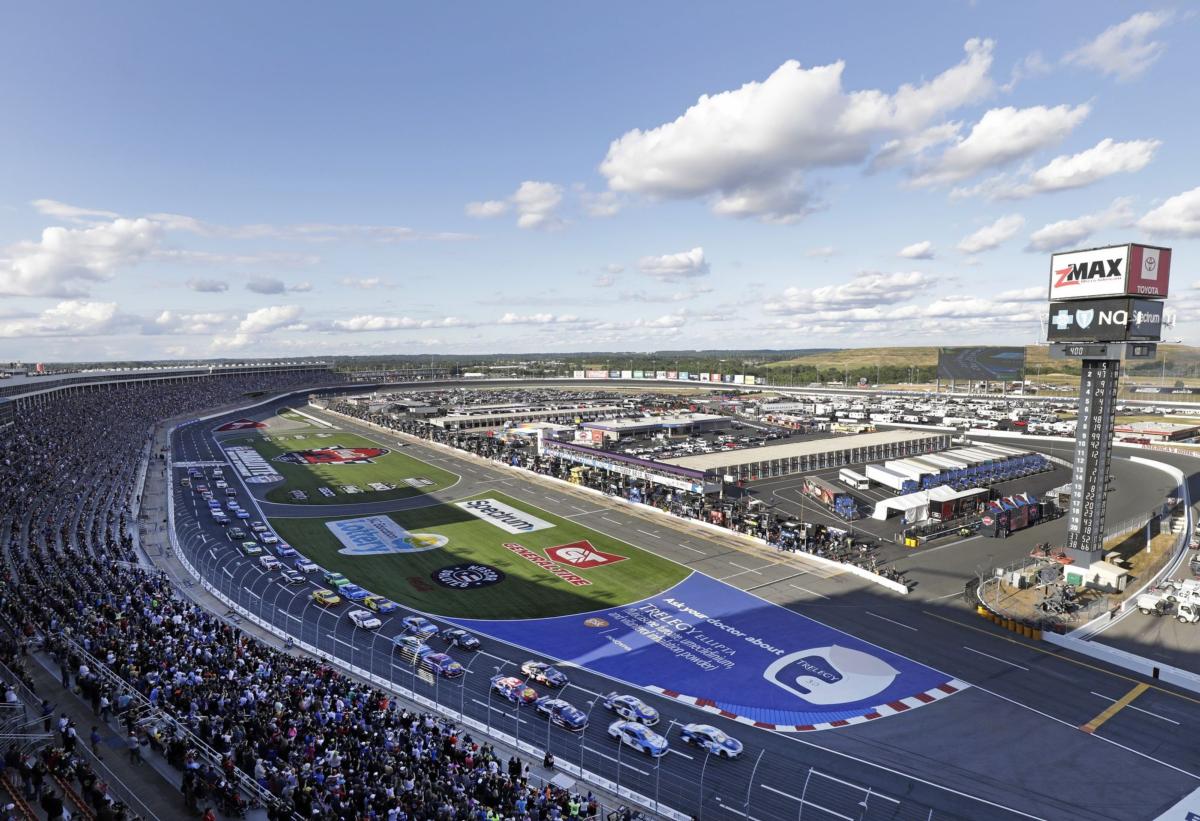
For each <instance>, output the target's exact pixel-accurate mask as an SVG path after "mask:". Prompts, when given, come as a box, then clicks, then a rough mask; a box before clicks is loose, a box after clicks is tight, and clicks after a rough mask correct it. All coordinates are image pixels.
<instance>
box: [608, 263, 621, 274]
mask: <svg viewBox="0 0 1200 821" xmlns="http://www.w3.org/2000/svg"><path fill="white" fill-rule="evenodd" d="M624 270H625V266H624V265H617V264H616V263H615V262H610V263H609V264H608V265H605V266H604V271H605V273H609V274H619V273H622V272H623V271H624Z"/></svg>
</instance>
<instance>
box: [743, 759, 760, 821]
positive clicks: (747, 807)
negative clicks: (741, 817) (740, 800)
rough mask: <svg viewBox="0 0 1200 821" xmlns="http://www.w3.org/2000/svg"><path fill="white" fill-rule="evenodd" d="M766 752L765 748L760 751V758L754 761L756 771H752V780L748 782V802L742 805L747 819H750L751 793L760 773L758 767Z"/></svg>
mask: <svg viewBox="0 0 1200 821" xmlns="http://www.w3.org/2000/svg"><path fill="white" fill-rule="evenodd" d="M765 752H766V749H765V748H764V749H762V750H759V751H758V758H757V759H755V761H754V769H753V770H751V771H750V780H749V781H747V782H746V802H745V803H744V804H742V811H743V812H744V813H745V814H746V817H747V818H749V817H750V791H751V789H753V787H754V776H755V774H756V773H757V772H758V765H759V763H760V762H761V761H762V757H763V753H765Z"/></svg>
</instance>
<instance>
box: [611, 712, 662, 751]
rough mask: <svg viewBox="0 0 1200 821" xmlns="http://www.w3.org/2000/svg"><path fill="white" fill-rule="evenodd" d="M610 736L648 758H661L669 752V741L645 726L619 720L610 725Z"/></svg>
mask: <svg viewBox="0 0 1200 821" xmlns="http://www.w3.org/2000/svg"><path fill="white" fill-rule="evenodd" d="M608 734H609V735H610V736H612V737H613V738H615V739H616V740H617V741H619V742H621V743H622V744H625V745H627V746H629V747H633V749H635V750H638V751H639V752H643V753H645V754H646V755H648V756H652V757H654V758H659V757H661V756H663V755H665V754H666V752H667V740H666V739H665V738H663V737H662V736H660V735H659V734H658V733H656V732H654V731H653V730H651V729H650V728H649V727H647V726H646V725H645V724H640V723H638V722H636V721H626V720H625V719H623V718H618V719H617V720H616V721H614V722H613V723H612V724H609V725H608Z"/></svg>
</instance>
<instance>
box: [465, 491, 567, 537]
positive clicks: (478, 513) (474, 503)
mask: <svg viewBox="0 0 1200 821" xmlns="http://www.w3.org/2000/svg"><path fill="white" fill-rule="evenodd" d="M454 504H455V505H456V506H458V507H461V508H462V509H463V510H465V511H467V512H468V513H470V514H471V515H472V516H475V517H478V518H480V519H483V520H484V521H485V522H490V523H491V524H494V525H495V526H496V527H498V528H500V529H501V530H504V531H507V532H509V533H532V532H533V531H535V530H546V529H547V528H551V527H554V525H552V524H550V523H549V522H544V521H542V520H541V519H539V518H538V517H536V516H534V515H532V514H529V513H526V512H525V511H523V510H518V509H517V508H515V507H513V506H512V505H507V504H505V503H504V502H501V501H498V500H496V499H472V500H471V501H469V502H455V503H454Z"/></svg>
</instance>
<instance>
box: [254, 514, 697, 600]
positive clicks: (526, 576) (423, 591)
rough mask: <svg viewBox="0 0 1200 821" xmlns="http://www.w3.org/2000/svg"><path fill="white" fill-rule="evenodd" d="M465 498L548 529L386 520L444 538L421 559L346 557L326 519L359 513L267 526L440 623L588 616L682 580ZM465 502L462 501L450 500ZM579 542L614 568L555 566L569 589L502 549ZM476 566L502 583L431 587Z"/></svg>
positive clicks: (573, 534) (568, 524)
mask: <svg viewBox="0 0 1200 821" xmlns="http://www.w3.org/2000/svg"><path fill="white" fill-rule="evenodd" d="M469 498H490V499H496V500H497V501H500V502H503V503H505V504H508V505H510V506H512V507H516V508H519V509H521V510H523V511H525V512H527V513H530V514H532V515H534V516H536V517H538V518H539V519H542V520H543V521H546V522H549V523H551V524H552V525H553V527H550V528H546V529H544V530H537V531H533V532H531V533H522V534H519V535H518V534H511V533H508V532H507V531H505V530H503V529H502V528H500V527H497V526H496V525H494V524H492V523H491V522H489V521H484V520H482V519H478V518H476V517H475V516H473V515H471V514H470V513H468V512H467V511H465V510H463V509H462V508H460V507H457V506H456V505H454V504H452V503H447V504H435V505H432V506H429V507H421V508H414V509H411V510H404V511H398V512H394V513H389V514H380V515H386V516H388V517H389V518H391V519H393V520H394V521H395V522H397V523H398V524H399V525H400V526H401V527H403V528H405V529H406V530H408V531H409V532H411V533H430V534H439V535H441V536H444V537H446V538H447V539H448V540H449V541H448V542H447V543H446V544H445V545H444V546H442V547H438V548H434V549H432V550H425V551H422V552H407V553H391V554H386V555H371V556H347V555H343V554H341V553H339V552H338V551H339V550H340V549H342V547H343V545H342V543H341V542H340V541H339V540H338V539H337V537H336V536H335V535H334V534H333V532H332V531H330V529H329V528H328V527H327V526H326V524H325V523H326V522H327V521H334V520H337V519H355V518H361V516H338V517H330V518H328V519H324V518H281V517H273V518H272V519H271V526H272V527H273V528H275V532H276V533H278V534H279V536H280V537H281V538H283V539H284V540H285V541H287V542H288V543H289V544H291V545H292V546H293V547H295V548H296V549H297V550H299V551H300V552H301V553H303V554H304V555H305V556H308V557H309V558H310V559H312V560H313V561H315V562H316V563H317V564H319V565H321V566H322V567H324V568H326V569H328V570H337V571H340V572H342V573H345V574H346V576H347V577H349V578H350V580H351V581H353V582H355V583H356V584H359V585H361V586H363V587H365V588H367V589H368V590H370V591H372V592H374V593H379V594H380V595H383V596H387V597H388V598H390V599H393V600H394V601H397V602H400V603H402V604H405V605H408V606H410V607H413V608H416V609H418V610H423V611H425V612H427V613H433V614H437V615H441V616H449V617H455V616H458V617H462V618H476V619H528V618H542V617H546V616H561V615H567V614H571V613H582V612H586V611H589V610H597V609H600V608H602V607H608V606H611V605H615V604H624V603H627V602H632V601H637V600H639V599H643V598H646V597H647V596H651V595H653V594H655V593H659V592H661V591H663V590H666V589H667V588H669V587H672V586H673V585H675V584H677V583H678V582H680V581H682V580H683V579H684V578H685V577H686V576H687V575H688V573H689V572H690V571H689V569H688V568H686V567H684V566H682V565H679V564H676V563H675V562H672V561H670V560H669V559H664V558H662V557H661V556H656V555H654V554H653V553H649V552H647V551H645V550H642V549H640V548H638V547H635V546H633V545H631V544H628V543H627V542H624V541H621V540H620V539H616V538H613V537H611V536H606V535H604V534H601V533H598V532H596V531H594V530H591V529H590V528H587V527H584V526H583V525H580V524H578V523H576V522H575V521H573V520H570V519H564V518H562V517H560V516H557V515H555V514H554V513H551V512H550V511H547V510H544V509H542V508H538V507H534V506H533V505H529V504H525V503H523V502H518V501H517V500H515V499H512V498H511V497H508V496H505V495H504V494H501V493H495V492H489V493H484V494H478V495H476V496H472V497H469ZM457 501H465V499H461V500H457ZM583 539H586V540H587V541H589V542H590V543H591V544H592V546H593V547H595V548H598V549H599V550H602V551H604V552H606V553H613V554H617V555H619V556H625V557H627V558H626V559H625V560H623V561H619V562H615V563H612V564H607V565H602V566H599V567H594V568H591V569H587V570H581V569H577V568H573V567H570V566H568V565H561V564H560V566H562V567H564V568H565V569H567V570H570V571H571V572H573V573H576V574H577V575H579V576H581V577H583V578H584V579H586V580H587V581H589V582H590V584H588V585H586V586H573V585H571V584H568V583H567V582H566V581H564V580H563V579H561V578H559V577H557V576H555V575H553V574H552V573H551V572H550V571H548V570H546V569H544V568H542V567H539V566H538V565H536V564H533V563H532V562H530V561H528V560H526V559H524V558H521V557H520V556H518V555H517V554H515V553H513V552H511V551H509V550H508V549H506V548H505V547H503V545H504V543H505V542H510V543H516V544H520V545H522V546H523V547H525V548H528V549H529V550H531V551H534V552H535V553H537V554H538V555H540V556H542V557H545V555H546V554H545V552H544V550H545V548H548V547H554V546H557V545H564V544H569V543H572V542H577V541H580V540H583ZM465 563H481V564H486V565H489V566H490V567H493V568H496V569H499V570H500V571H502V572H503V573H504V574H505V578H504V579H503V580H502V581H500V582H499V583H496V584H493V585H491V586H488V587H481V588H477V589H471V590H455V589H450V588H447V587H443V586H441V585H439V584H437V583H436V582H434V581H433V579H432V575H433V574H434V573H436V572H437V571H438V570H439V569H441V568H444V567H447V566H450V565H457V564H465Z"/></svg>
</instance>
